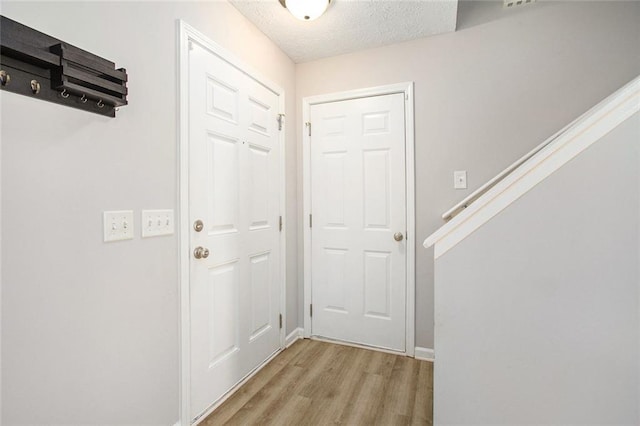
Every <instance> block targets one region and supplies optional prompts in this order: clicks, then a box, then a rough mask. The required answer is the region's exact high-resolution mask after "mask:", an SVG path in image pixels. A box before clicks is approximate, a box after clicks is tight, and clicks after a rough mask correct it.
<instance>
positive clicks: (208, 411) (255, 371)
mask: <svg viewBox="0 0 640 426" xmlns="http://www.w3.org/2000/svg"><path fill="white" fill-rule="evenodd" d="M281 353H282V349H278V350H277V351H275V352H274V353H273V354H271V356H269V358H267V359H266V360H264V362H263V363H262V364H260V365H259V366H257V367H256V368H254V369H253V370H251V371H250V372H249V374H247V375H246V376H244V377H243V378H242V380H240V381H239V382H238V383H236V385H235V386H234V387H232V388H231V389H229V391H228V392H227V393H225V394H224V395H222V396H221V397H220V398H219V399H218V400H217V401H215V402H214V403H213V404H211V406H210V407H209V408H207V409H206V410H205V411H203V412H202V414H200V415H199V417H198V419H197V420H196V421H195V422H193V423H192V426H196V425H197V424H199V423H200V422H202V421H203V420H206V418H207V417H208V416H209V414H211V413H213V412H214V411H215V409H216V408H218V407H219V406H221V405H222V404H223V403H224V402H225V401H226V400H227V399H229V398H230V397H232V396H233V394H235V393H236V392H237V391H238V389H240V388H241V387H242V386H243V385H244V384H245V383H247V382H248V381H249V380H251V378H252V377H253V376H255V375H256V374H258V373H259V372H260V370H262V369H263V368H264V367H265V366H266V365H267V364H269V363H270V362H271V361H273V359H274V358H275V357H277V356H278V355H280V354H281Z"/></svg>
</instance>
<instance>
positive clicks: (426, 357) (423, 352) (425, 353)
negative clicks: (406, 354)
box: [414, 346, 436, 362]
mask: <svg viewBox="0 0 640 426" xmlns="http://www.w3.org/2000/svg"><path fill="white" fill-rule="evenodd" d="M414 356H415V358H416V359H419V360H422V361H432V362H433V361H435V359H436V353H435V351H434V350H433V349H429V348H420V347H417V346H416V352H415V355H414Z"/></svg>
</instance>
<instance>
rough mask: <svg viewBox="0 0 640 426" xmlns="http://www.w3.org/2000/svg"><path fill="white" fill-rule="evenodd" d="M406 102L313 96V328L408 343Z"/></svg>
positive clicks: (389, 344) (370, 341)
mask: <svg viewBox="0 0 640 426" xmlns="http://www.w3.org/2000/svg"><path fill="white" fill-rule="evenodd" d="M404 105H405V98H404V94H402V93H396V94H390V95H384V96H372V97H367V98H359V99H352V100H344V101H338V102H329V103H321V104H314V105H311V106H310V121H311V125H312V135H311V138H310V144H311V148H310V149H311V175H310V176H311V211H312V227H311V293H312V294H311V301H312V304H313V315H312V317H311V321H312V322H311V334H312V335H315V336H321V337H326V338H332V339H338V340H344V341H348V342H353V343H359V344H365V345H370V346H376V347H380V348H386V349H391V350H396V351H402V352H404V351H405V350H406V342H405V326H406V323H405V322H406V315H405V312H406V285H407V284H406V283H407V280H406V276H407V271H406V239H405V238H404V234H405V233H406V228H407V219H406V217H407V216H406V182H405V177H406V172H405V167H406V164H405V115H404V114H405V111H404ZM394 236H395V238H394Z"/></svg>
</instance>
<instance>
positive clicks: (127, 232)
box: [102, 210, 133, 243]
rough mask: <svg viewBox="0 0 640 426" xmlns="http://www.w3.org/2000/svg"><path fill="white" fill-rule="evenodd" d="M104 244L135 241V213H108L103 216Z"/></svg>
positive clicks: (120, 211)
mask: <svg viewBox="0 0 640 426" xmlns="http://www.w3.org/2000/svg"><path fill="white" fill-rule="evenodd" d="M102 218H103V226H104V242H105V243H106V242H111V241H121V240H131V239H133V211H132V210H118V211H106V212H104V213H103V215H102Z"/></svg>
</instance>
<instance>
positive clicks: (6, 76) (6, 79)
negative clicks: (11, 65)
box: [0, 70, 11, 86]
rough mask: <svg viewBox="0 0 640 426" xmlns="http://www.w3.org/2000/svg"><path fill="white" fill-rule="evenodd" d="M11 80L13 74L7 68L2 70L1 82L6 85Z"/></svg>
mask: <svg viewBox="0 0 640 426" xmlns="http://www.w3.org/2000/svg"><path fill="white" fill-rule="evenodd" d="M10 81H11V76H10V75H9V74H7V72H6V71H5V70H0V84H2V85H3V86H6V85H7V84H9V82H10Z"/></svg>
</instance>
